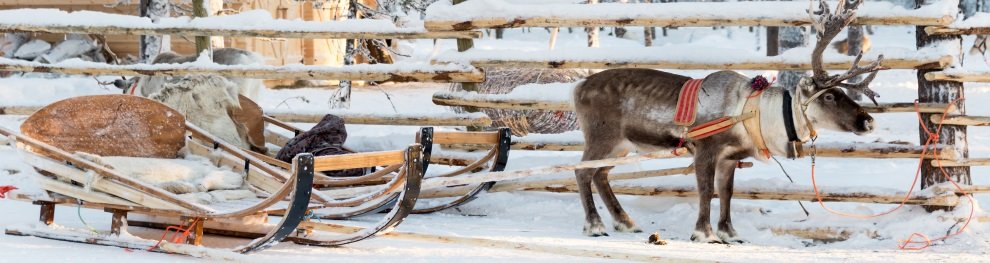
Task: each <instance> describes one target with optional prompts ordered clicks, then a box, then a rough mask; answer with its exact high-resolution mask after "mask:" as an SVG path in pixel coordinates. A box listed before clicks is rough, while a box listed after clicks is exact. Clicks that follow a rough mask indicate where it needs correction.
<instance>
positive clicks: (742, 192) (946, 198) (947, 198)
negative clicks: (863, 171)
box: [534, 185, 959, 206]
mask: <svg viewBox="0 0 990 263" xmlns="http://www.w3.org/2000/svg"><path fill="white" fill-rule="evenodd" d="M592 190H595V189H592ZM612 190H613V191H614V192H615V193H616V194H622V195H639V196H669V197H695V196H698V192H697V191H696V190H695V189H694V187H668V186H661V187H647V186H622V185H613V186H612ZM534 191H545V192H559V193H571V192H577V186H551V187H545V188H542V189H534ZM820 194H821V197H822V200H823V201H826V202H857V203H875V204H899V203H901V201H903V200H904V195H903V194H893V195H881V194H872V193H838V192H821V193H820ZM715 196H716V197H717V196H718V194H717V193H716V194H715ZM732 198H739V199H750V200H799V201H818V198H816V197H815V193H814V192H811V191H806V192H768V191H755V190H746V189H739V187H737V189H736V190H735V191H734V192H733V193H732ZM906 204H911V205H932V206H956V205H958V204H959V196H956V195H940V196H936V197H927V196H912V197H910V198H908V200H907V202H906Z"/></svg>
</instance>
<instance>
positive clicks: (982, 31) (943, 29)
mask: <svg viewBox="0 0 990 263" xmlns="http://www.w3.org/2000/svg"><path fill="white" fill-rule="evenodd" d="M925 33H928V34H929V35H936V36H937V35H990V27H971V28H953V27H951V26H928V27H925Z"/></svg>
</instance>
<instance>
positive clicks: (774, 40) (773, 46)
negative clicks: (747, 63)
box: [767, 26, 780, 57]
mask: <svg viewBox="0 0 990 263" xmlns="http://www.w3.org/2000/svg"><path fill="white" fill-rule="evenodd" d="M779 54H780V28H779V27H775V26H768V27H767V56H768V57H772V56H776V55H779Z"/></svg>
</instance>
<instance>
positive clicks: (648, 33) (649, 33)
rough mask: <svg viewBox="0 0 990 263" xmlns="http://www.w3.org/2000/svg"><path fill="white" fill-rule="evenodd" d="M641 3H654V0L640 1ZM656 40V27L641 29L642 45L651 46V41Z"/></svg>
mask: <svg viewBox="0 0 990 263" xmlns="http://www.w3.org/2000/svg"><path fill="white" fill-rule="evenodd" d="M642 2H643V3H651V4H652V3H656V0H642ZM654 39H657V28H656V27H652V26H650V27H643V43H644V44H645V45H646V46H647V47H650V46H653V40H654Z"/></svg>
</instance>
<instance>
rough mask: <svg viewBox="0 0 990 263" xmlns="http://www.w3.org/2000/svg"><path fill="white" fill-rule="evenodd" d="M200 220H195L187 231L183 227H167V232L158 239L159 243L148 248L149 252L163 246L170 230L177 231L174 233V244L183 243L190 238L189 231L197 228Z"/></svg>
mask: <svg viewBox="0 0 990 263" xmlns="http://www.w3.org/2000/svg"><path fill="white" fill-rule="evenodd" d="M199 220H200V219H199V218H196V219H194V220H193V221H192V222H191V223H189V226H188V227H186V228H185V229H183V228H182V226H181V225H174V226H169V227H166V228H165V231H164V232H162V237H160V238H158V242H156V243H155V245H153V246H151V247H148V251H154V250H155V249H156V248H158V247H159V246H161V245H162V242H163V241H165V236H166V235H168V232H169V231H170V230H175V233H172V243H182V242H183V241H185V240H186V238H187V237H189V234H190V232H189V231H192V229H193V227H196V223H199ZM179 233H182V235H179Z"/></svg>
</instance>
